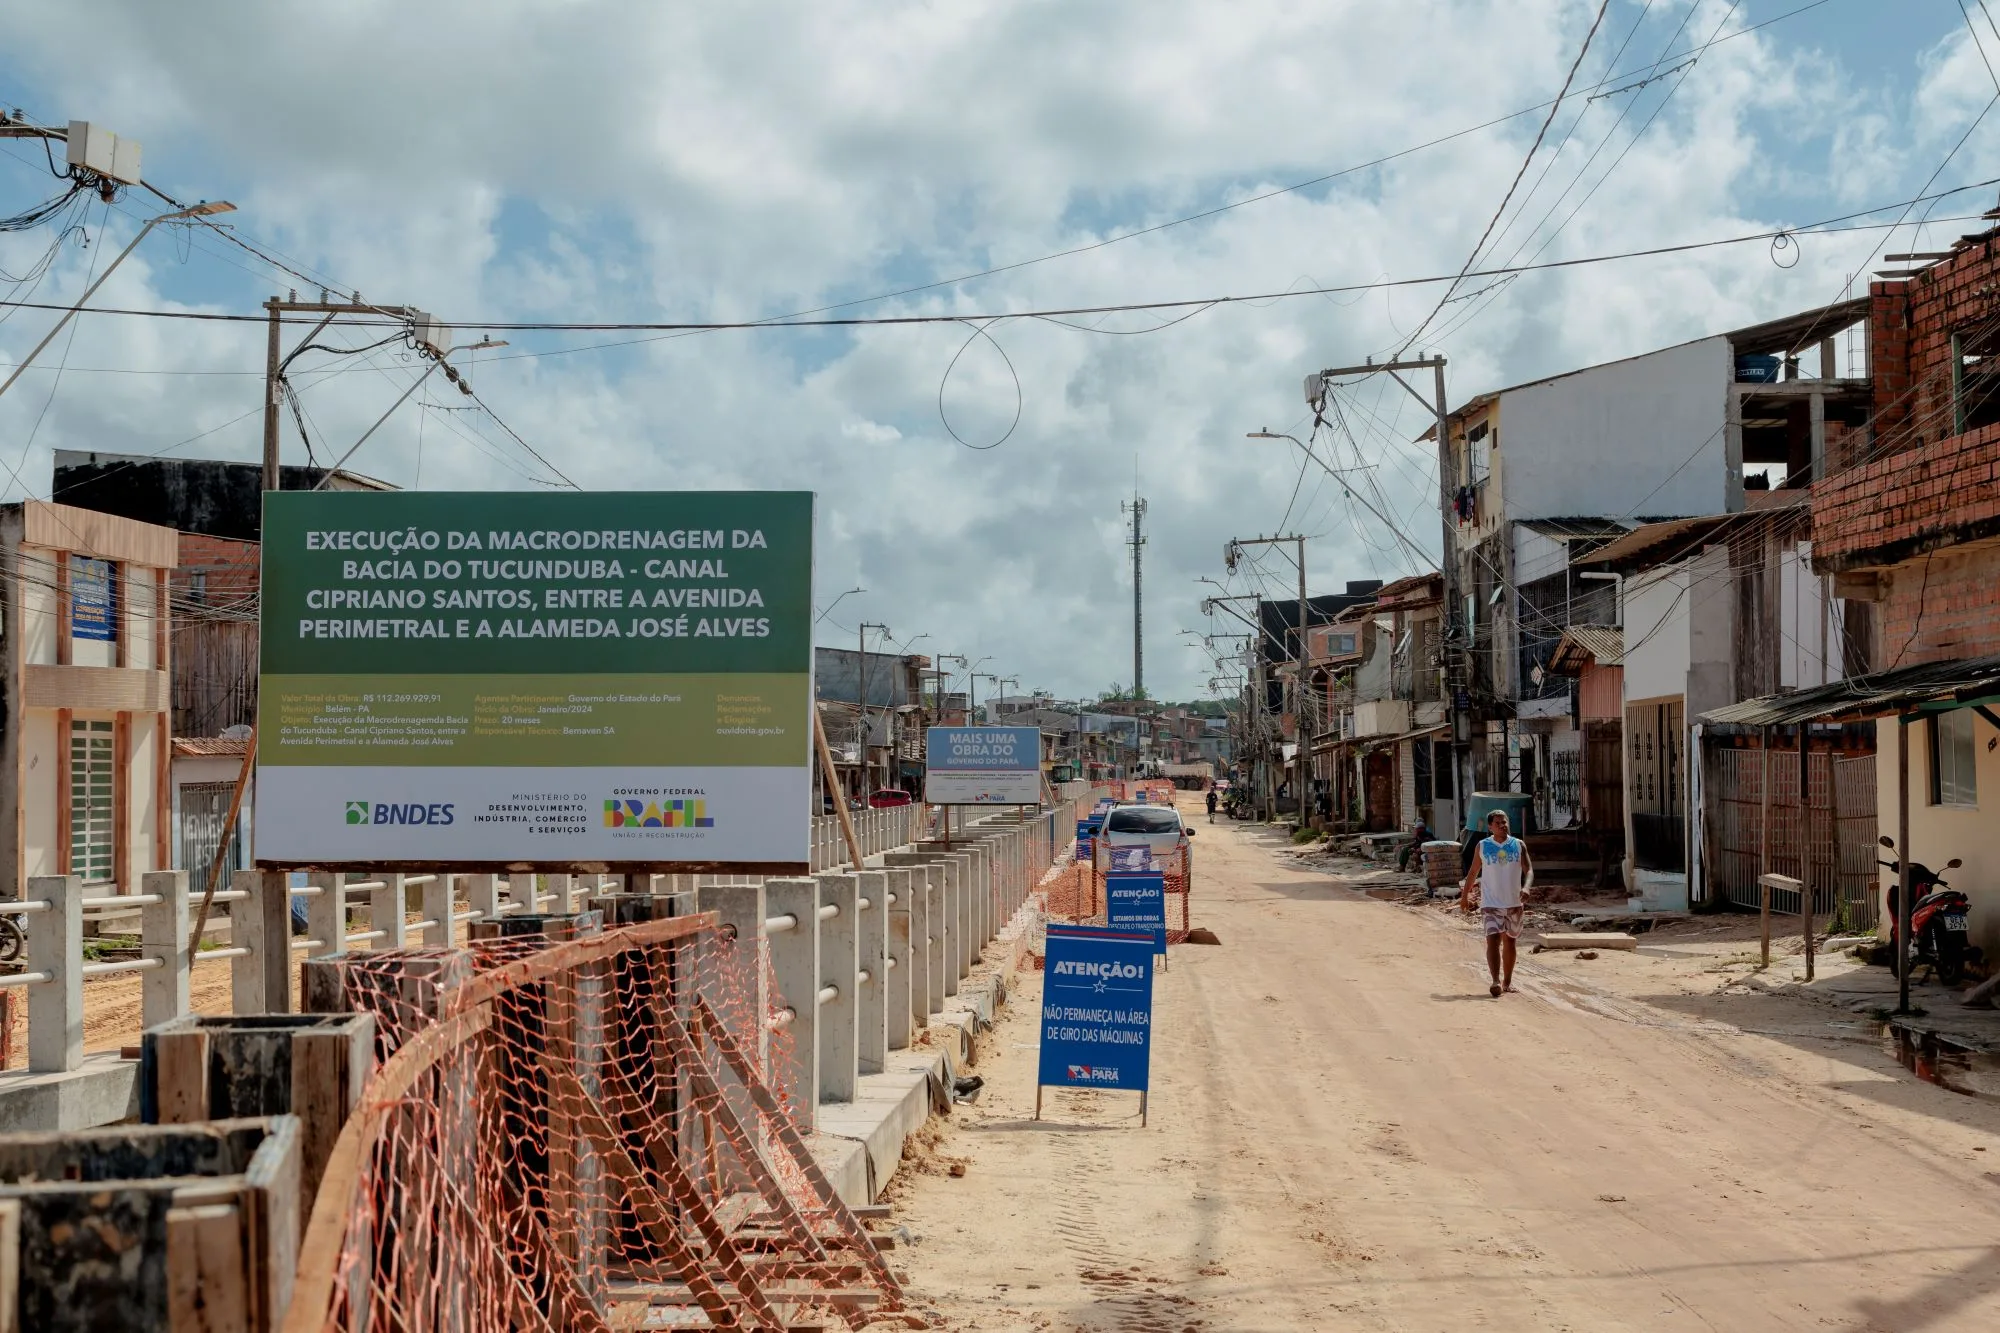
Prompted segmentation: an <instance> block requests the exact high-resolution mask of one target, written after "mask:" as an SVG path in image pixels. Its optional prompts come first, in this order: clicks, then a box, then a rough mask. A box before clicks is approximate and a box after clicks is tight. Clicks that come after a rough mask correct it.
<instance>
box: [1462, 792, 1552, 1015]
mask: <svg viewBox="0 0 2000 1333" xmlns="http://www.w3.org/2000/svg"><path fill="white" fill-rule="evenodd" d="M1486 829H1487V836H1486V837H1484V838H1482V839H1480V842H1479V846H1478V847H1477V848H1475V849H1474V852H1473V857H1472V870H1471V873H1469V874H1467V875H1466V877H1465V887H1464V889H1463V890H1462V891H1461V892H1460V893H1459V898H1458V905H1459V908H1460V910H1462V911H1467V912H1470V911H1471V910H1472V898H1473V894H1474V893H1475V892H1477V893H1478V895H1479V915H1480V918H1481V921H1482V924H1483V925H1484V926H1485V928H1486V970H1487V971H1488V972H1490V973H1492V974H1493V984H1492V986H1491V987H1489V988H1488V989H1489V993H1490V994H1492V995H1494V996H1495V997H1498V996H1499V995H1500V993H1501V992H1502V991H1510V990H1513V989H1514V949H1515V943H1516V941H1518V940H1519V939H1520V938H1521V921H1522V918H1524V917H1525V916H1526V915H1527V908H1526V907H1524V906H1523V905H1522V904H1523V902H1524V900H1525V899H1526V897H1527V895H1528V894H1529V893H1532V892H1533V891H1534V887H1535V866H1534V862H1532V861H1531V860H1529V859H1528V848H1527V846H1526V844H1524V843H1523V842H1522V841H1521V840H1520V839H1519V838H1516V837H1513V836H1511V835H1510V834H1509V833H1508V831H1507V814H1506V812H1505V811H1504V810H1495V811H1494V812H1493V813H1492V814H1490V815H1488V816H1486Z"/></svg>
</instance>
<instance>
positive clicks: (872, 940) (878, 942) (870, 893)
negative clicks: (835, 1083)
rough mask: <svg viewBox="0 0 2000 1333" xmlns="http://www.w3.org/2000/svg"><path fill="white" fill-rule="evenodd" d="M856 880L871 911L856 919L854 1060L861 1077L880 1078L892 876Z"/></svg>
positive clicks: (864, 875)
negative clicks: (878, 1076) (868, 1075)
mask: <svg viewBox="0 0 2000 1333" xmlns="http://www.w3.org/2000/svg"><path fill="white" fill-rule="evenodd" d="M854 878H855V881H856V886H857V891H858V892H859V894H860V896H861V897H862V898H863V899H865V900H866V901H867V903H868V910H866V911H864V912H862V913H861V914H860V915H859V916H857V917H856V918H855V919H854V928H855V930H856V932H857V934H858V938H857V942H856V947H855V955H856V957H855V961H856V963H857V965H858V967H859V971H858V972H856V974H855V986H854V1004H855V1013H854V1023H855V1030H856V1034H857V1035H856V1038H855V1047H854V1058H855V1063H856V1065H857V1066H858V1068H859V1070H860V1072H861V1073H864V1074H879V1073H881V1072H882V1071H883V1070H884V1069H885V1068H887V1067H888V1059H889V1023H888V1018H889V986H890V980H891V979H890V977H889V913H890V910H891V909H890V907H889V872H888V871H886V870H863V871H861V872H860V873H859V874H857V875H855V877H854ZM864 975H865V976H866V977H867V980H865V981H863V980H861V977H862V976H864Z"/></svg>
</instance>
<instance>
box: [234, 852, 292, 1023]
mask: <svg viewBox="0 0 2000 1333" xmlns="http://www.w3.org/2000/svg"><path fill="white" fill-rule="evenodd" d="M230 887H231V888H233V889H237V890H239V891H241V892H242V894H243V895H244V896H243V897H241V898H238V899H236V900H235V901H233V902H231V903H230V904H229V943H230V944H231V945H232V946H233V947H235V948H239V949H242V950H244V952H243V953H241V954H239V955H237V956H236V957H235V958H234V959H232V960H230V976H229V989H230V1002H231V1008H233V1009H234V1010H235V1012H237V1013H239V1014H285V1013H290V1012H291V1009H292V987H291V971H292V947H291V945H292V902H291V891H290V889H289V888H288V887H287V886H286V883H285V874H284V872H283V871H262V870H239V871H237V872H236V874H235V875H234V877H233V878H232V881H231V883H230Z"/></svg>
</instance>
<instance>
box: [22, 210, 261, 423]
mask: <svg viewBox="0 0 2000 1333" xmlns="http://www.w3.org/2000/svg"><path fill="white" fill-rule="evenodd" d="M235 207H236V206H235V205H234V204H226V203H222V202H220V201H218V202H216V203H212V204H196V205H195V206H194V207H193V208H183V209H178V210H176V211H175V212H172V213H162V214H160V216H158V217H156V218H150V219H148V220H147V222H146V225H145V226H143V227H141V228H139V234H138V235H137V236H134V237H133V238H132V243H131V244H130V245H128V246H126V247H125V248H124V249H123V250H120V251H119V252H118V258H116V259H114V260H112V261H111V263H110V265H109V266H108V267H107V268H106V269H105V270H104V272H103V273H101V274H99V275H98V278H97V281H96V282H93V283H91V284H90V286H89V287H88V288H86V289H85V290H84V293H83V295H82V296H79V297H77V298H76V304H75V305H73V306H71V307H70V308H69V309H67V310H65V311H63V316H62V318H61V319H59V320H57V321H56V323H55V327H54V328H52V329H50V330H49V331H48V333H47V334H46V335H44V336H43V338H42V340H41V341H40V342H38V343H36V344H35V350H34V351H32V352H29V353H28V354H27V355H26V356H24V357H22V358H21V360H20V363H19V364H18V365H16V366H15V367H14V373H13V374H11V375H9V376H8V377H7V382H6V383H5V384H0V394H4V393H6V392H7V390H9V389H11V388H13V387H14V381H15V380H17V379H20V378H21V376H22V375H23V374H24V373H26V371H27V369H28V367H29V366H30V365H32V364H33V363H34V360H35V358H36V357H38V356H40V355H41V354H42V350H43V349H44V348H46V347H47V346H48V345H49V344H50V343H52V342H54V341H55V340H56V335H57V334H58V333H61V332H62V331H63V330H64V329H65V328H67V327H68V326H69V322H70V321H71V320H72V319H75V318H76V316H77V314H78V312H80V311H81V310H82V309H83V307H84V304H85V303H86V302H87V301H89V300H90V298H91V297H93V296H95V295H97V289H98V288H99V287H102V286H103V285H104V284H105V283H107V282H109V281H110V280H111V275H112V274H113V273H116V272H117V271H118V266H119V265H120V264H122V263H124V262H125V258H126V256H127V255H130V254H131V253H132V252H133V251H134V250H137V249H138V248H139V242H141V241H143V240H145V239H146V237H147V235H148V234H149V233H150V232H151V231H152V230H153V228H155V227H157V226H159V225H160V224H161V223H162V222H172V221H175V220H176V219H180V218H196V217H207V216H208V215H209V214H211V213H228V212H233V211H234V210H235Z"/></svg>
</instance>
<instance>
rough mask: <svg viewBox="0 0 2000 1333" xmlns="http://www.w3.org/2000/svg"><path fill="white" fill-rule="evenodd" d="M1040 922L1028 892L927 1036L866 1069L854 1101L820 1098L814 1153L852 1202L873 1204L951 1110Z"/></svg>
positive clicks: (1038, 904)
mask: <svg viewBox="0 0 2000 1333" xmlns="http://www.w3.org/2000/svg"><path fill="white" fill-rule="evenodd" d="M1041 922H1042V899H1041V895H1040V894H1034V895H1031V896H1030V897H1029V899H1028V901H1026V902H1024V903H1023V904H1021V907H1020V910H1018V911H1017V912H1015V913H1014V916H1013V918H1012V919H1011V920H1010V921H1008V923H1007V924H1006V926H1005V927H1004V928H1003V929H1002V930H1001V931H1000V933H999V935H998V936H997V937H995V939H994V941H993V942H992V943H991V944H989V945H988V946H987V947H986V948H985V950H983V951H982V952H981V954H980V957H979V960H978V961H977V962H976V963H975V964H974V965H973V971H972V974H971V975H970V976H968V977H966V978H965V980H963V981H962V982H960V983H959V988H958V994H957V995H955V996H953V997H952V998H951V1000H950V1001H949V1002H948V1003H949V1005H950V1007H949V1008H947V1009H946V1010H945V1011H944V1012H943V1013H941V1014H938V1015H936V1016H935V1017H933V1018H932V1019H931V1021H930V1025H929V1027H928V1028H926V1029H925V1036H926V1037H927V1039H928V1040H927V1041H926V1042H925V1043H924V1044H922V1045H918V1046H913V1047H911V1048H910V1049H909V1050H905V1051H891V1052H890V1053H889V1060H888V1068H887V1069H885V1070H884V1072H882V1073H880V1074H863V1075H862V1076H861V1078H860V1080H859V1081H858V1083H857V1085H856V1087H855V1093H854V1100H853V1101H851V1102H829V1103H822V1104H821V1106H820V1108H819V1133H818V1134H816V1135H814V1136H812V1138H811V1139H810V1140H809V1142H810V1143H811V1146H812V1151H813V1156H814V1157H815V1158H817V1159H818V1160H819V1164H820V1167H821V1169H822V1170H824V1171H825V1172H826V1174H827V1178H828V1179H829V1180H831V1181H832V1182H833V1187H834V1189H835V1190H836V1191H838V1192H839V1194H840V1197H841V1198H842V1199H844V1200H845V1201H846V1202H847V1203H848V1204H849V1205H861V1204H870V1203H873V1202H875V1200H876V1199H877V1198H878V1197H880V1195H881V1192H882V1188H883V1187H884V1186H885V1185H887V1184H888V1183H889V1181H890V1179H891V1178H892V1177H893V1176H894V1175H895V1174H896V1168H897V1167H898V1166H900V1165H901V1164H902V1160H903V1145H904V1144H905V1143H907V1142H908V1141H909V1139H910V1136H911V1135H913V1134H915V1133H916V1132H917V1131H918V1130H920V1129H922V1128H923V1127H924V1126H925V1125H926V1124H928V1123H929V1122H930V1118H931V1115H932V1113H933V1111H938V1112H941V1113H945V1114H948V1113H949V1111H950V1107H951V1088H952V1085H953V1084H954V1082H955V1081H956V1080H957V1078H958V1077H959V1074H960V1071H962V1070H965V1069H969V1068H971V1067H972V1066H974V1065H975V1064H977V1063H978V1059H979V1041H978V1039H979V1033H980V1032H982V1031H984V1030H986V1029H989V1028H991V1027H992V1026H993V1020H994V1019H995V1018H996V1017H997V1016H998V1015H999V1012H1000V1009H1001V1008H1002V1006H1004V1005H1005V1004H1006V1003H1007V992H1008V986H1009V983H1010V981H1011V980H1012V978H1013V975H1014V973H1015V972H1016V971H1017V970H1018V969H1019V968H1020V966H1021V964H1022V963H1023V962H1024V961H1025V960H1026V959H1027V957H1028V954H1029V951H1030V950H1031V949H1032V947H1033V945H1034V940H1035V937H1036V935H1037V934H1038V932H1039V930H1040V927H1041Z"/></svg>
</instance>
